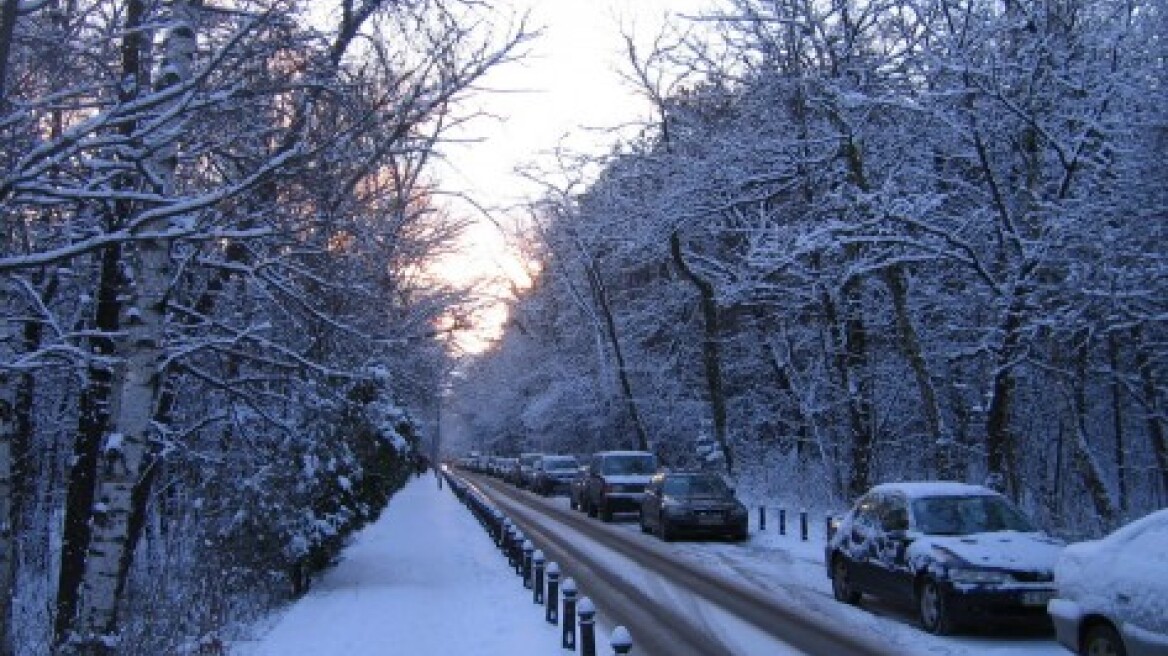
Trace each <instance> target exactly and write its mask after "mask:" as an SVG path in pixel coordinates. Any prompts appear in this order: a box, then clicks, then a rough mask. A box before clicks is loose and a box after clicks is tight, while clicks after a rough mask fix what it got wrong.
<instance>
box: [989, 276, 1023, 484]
mask: <svg viewBox="0 0 1168 656" xmlns="http://www.w3.org/2000/svg"><path fill="white" fill-rule="evenodd" d="M1021 305H1022V302H1021V300H1020V299H1019V298H1018V297H1017V296H1016V297H1015V298H1014V299H1013V300H1012V301H1011V302H1010V306H1009V307H1008V308H1007V310H1006V316H1005V319H1004V320H1003V322H1002V328H1001V332H1002V335H1003V337H1002V345H1001V347H999V349H998V353H997V358H996V359H995V361H994V375H993V386H992V387H991V389H990V403H989V409H988V410H987V416H986V476H987V483H989V484H991V485H992V486H993V487H999V488H1002V489H1003V491H1005V492H1007V493H1008V494H1009V495H1010V496H1011V497H1014V498H1015V499H1016V498H1017V495H1018V484H1017V480H1015V478H1016V474H1017V472H1016V471H1015V467H1014V436H1013V434H1012V433H1011V432H1010V413H1011V405H1012V403H1013V401H1014V372H1013V370H1014V364H1015V363H1014V358H1015V357H1016V356H1017V354H1018V347H1019V342H1020V341H1021V338H1022V336H1021V333H1020V328H1021V324H1022V310H1021Z"/></svg>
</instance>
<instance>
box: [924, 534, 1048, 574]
mask: <svg viewBox="0 0 1168 656" xmlns="http://www.w3.org/2000/svg"><path fill="white" fill-rule="evenodd" d="M1062 550H1063V543H1062V542H1060V541H1058V540H1056V539H1054V538H1051V537H1049V536H1047V535H1044V534H1042V533H1019V532H1017V531H996V532H992V533H974V534H972V535H953V536H948V535H946V536H938V535H926V536H922V537H921V538H920V539H918V540H916V541H914V542H913V543H912V545H911V546H910V547H909V550H908V556H909V558H910V560H911V559H913V557H914V556H917V557H921V556H925V555H928V554H930V552H932V553H933V555H934V557H935V555H936V552H938V551H940V552H942V553H945V552H947V553H949V554H952V555H953V556H956V557H957V558H960V559H961V560H963V561H965V562H966V563H968V564H970V565H973V566H976V567H987V568H996V569H1009V570H1018V571H1027V572H1049V571H1052V570H1053V569H1054V566H1055V563H1056V562H1057V561H1058V557H1059V553H1060V552H1062Z"/></svg>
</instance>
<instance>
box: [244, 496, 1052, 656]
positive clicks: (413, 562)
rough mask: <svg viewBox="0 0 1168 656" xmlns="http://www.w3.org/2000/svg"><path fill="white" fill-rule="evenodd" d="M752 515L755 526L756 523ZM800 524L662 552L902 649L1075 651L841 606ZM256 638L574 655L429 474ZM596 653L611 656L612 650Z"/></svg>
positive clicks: (355, 655)
mask: <svg viewBox="0 0 1168 656" xmlns="http://www.w3.org/2000/svg"><path fill="white" fill-rule="evenodd" d="M553 503H562V504H563V505H564V506H567V499H565V498H562V497H560V498H556V499H554V500H553ZM751 519H752V523H753V521H754V520H755V519H756V517H755V516H753V515H752V518H751ZM795 519H796V522H794V523H792V522H791V520H792V518H791V517H788V526H787V535H785V536H780V535H779V534H778V531H777V530H776V529H777V525H776V523H774V522H773V520H772V523H771V525H770V526H768V530H767V531H765V532H761V531H758V530H757V527H755V526H753V525H752V527H751V537H750V539H749V540H748V541H747V542H745V543H742V544H732V543H724V542H700V541H682V542H678V543H671V544H668V545H665V544H664V543H662V545H663V546H664V547H665V548H667V549H669V550H670V551H672V552H673V553H674V554H675V555H676V556H677V557H679V558H686V559H689V560H692V561H695V562H697V563H700V564H702V565H703V566H705V567H708V568H710V569H712V570H714V571H716V572H719V573H721V574H723V575H725V576H731V577H736V578H740V579H741V580H743V581H745V582H748V583H751V584H754V585H757V586H759V587H761V588H763V589H765V590H768V591H771V592H773V593H774V594H775V595H778V596H782V597H785V598H788V599H791V600H793V601H794V602H795V603H798V604H799V605H801V606H803V607H804V608H807V609H810V610H812V611H814V612H817V613H823V614H825V615H827V616H828V617H830V618H831V619H832V621H838V622H839V623H840V624H841V625H843V626H848V627H853V628H854V630H855V631H857V632H864V633H867V634H870V635H874V636H877V637H879V638H880V639H881V640H883V641H887V643H888V644H890V645H900V646H902V647H903V648H904V650H905V651H906V652H912V653H918V652H920V653H930V654H944V655H951V656H975V655H980V654H991V655H993V656H1066V654H1067V653H1068V652H1066V651H1064V650H1063V649H1062V648H1061V647H1059V646H1058V645H1057V644H1056V643H1055V642H1054V640H1053V636H1051V635H1047V634H1039V635H1034V634H1018V633H1014V634H1005V635H1003V634H1001V633H999V632H990V631H987V632H982V633H974V634H965V635H960V636H955V637H947V638H939V637H935V636H931V635H929V634H927V633H925V632H923V631H922V630H920V629H919V628H918V624H917V621H916V618H915V615H914V613H913V611H912V610H911V609H905V608H900V607H896V606H891V605H887V604H882V603H881V602H879V601H876V600H872V599H871V598H865V601H864V602H863V605H862V606H861V607H860V608H856V607H852V606H848V605H845V604H841V603H839V602H837V601H835V600H834V599H833V598H832V597H831V586H830V583H829V581H828V579H827V576H826V574H825V572H824V569H823V536H822V531H823V528H822V525H819V526H815V525H814V524H813V526H812V531H811V539H810V540H808V541H807V542H803V541H801V540H800V539H799V536H798V524H797V517H796V518H795ZM820 521H822V520H820ZM614 526H615V527H616V528H617V530H624V531H629V532H632V533H635V534H637V535H638V536H639V538H641V539H645V540H657V538H655V537H653V536H641V535H640V531H639V530H638V526H637V522H636V519H635V515H626V516H623V517H620V518H618V521H617V522H616V524H615V525H614ZM617 566H620V567H623V566H624V565H619V564H618V565H617ZM630 575H632V573H630ZM665 583H666V582H661V581H657V582H656V583H655V584H654V583H652V582H651V581H648V580H646V581H641V582H639V585H641V586H643V587H645V588H647V589H652V590H654V592H656V593H657V594H659V595H662V596H668V595H666V594H664V593H666V592H667V590H666V589H665V588H664V587H663V586H664V584H665ZM654 586H656V587H654ZM600 610H601V612H603V610H604V609H600ZM695 614H696V615H698V616H699V617H695V620H697V621H703V622H705V623H706V624H708V625H711V628H712V629H713V628H720V630H722V631H736V632H740V633H741V634H742V635H741V636H739V637H741V638H742V641H741V642H739V644H740V646H741V647H742V648H744V649H746V650H747V651H749V652H751V653H754V651H755V650H753V649H751V648H749V647H747V646H746V645H748V644H750V640H751V639H752V638H751V636H750V634H751V631H747V630H743V629H742V627H739V628H738V629H735V628H734V626H735V622H736V620H735V621H731V620H728V619H727V618H725V617H721V616H720V615H719V613H718V612H716V611H708V612H707V611H706V610H700V609H696V608H695ZM714 624H718V625H719V626H718V627H714V626H713V625H714ZM746 628H749V627H746ZM608 630H609V627H608V626H605V625H601V626H598V631H597V638H598V639H597V642H598V643H599V645H604V643H605V642H606V641H605V640H604V639H603V637H602V636H607V635H608ZM256 633H257V634H261V635H258V637H256V638H255V639H253V640H251V641H245V642H240V643H237V644H235V645H233V647H232V651H231V653H232V654H233V656H299V655H303V656H341V655H345V656H363V655H366V654H368V655H370V656H372V655H373V654H377V655H379V656H380V655H382V654H387V653H395V654H396V653H403V654H468V655H475V656H526V655H531V656H537V655H538V656H547V654H552V653H564V654H568V653H571V652H568V651H562V650H560V649H559V644H560V642H559V641H560V632H559V627H556V626H553V625H550V624H547V623H546V622H544V621H543V607H542V606H539V605H536V604H533V603H532V597H531V591H530V590H528V589H526V588H524V587H523V585H522V582H521V581H520V580H519V578H518V577H517V576H515V574H514V571H513V570H512V569H511V568H510V567H508V565H507V561H506V559H505V558H504V557H503V556H502V554H501V553H500V552H499V551H498V549H497V548H496V547H495V545H494V543H493V542H492V541H491V539H490V537H489V536H488V535H487V533H486V532H485V531H484V530H483V529H482V527H481V526H480V525H479V524H478V522H477V521H475V519H474V517H473V516H472V515H471V513H470V511H468V510H467V509H466V508H465V507H464V506H462V505H461V504H460V503H459V502H458V501H457V499H455V498H454V496H453V495H452V494H451V493H450V492H449V490H448V489H443V490H441V491H439V490H438V488H437V485H436V483H435V479H434V477H433V476H424V477H422V478H420V479H414V480H412V481H411V482H410V483H409V484H408V485H407V486H406V487H405V488H404V489H403V490H402V491H401V492H399V493H398V494H397V495H396V496H394V497H393V499H392V500H391V501H390V504H389V507H388V508H387V509H386V511H385V512H384V513H383V514H382V517H381V518H380V519H379V520H378V521H377V522H375V523H374V524H372V525H370V526H369V527H367V528H366V529H365V530H364V531H362V532H361V533H359V534H358V535H357V537H356V539H355V540H354V543H353V544H352V545H351V546H350V547H349V548H348V549H346V550H345V552H344V554H343V558H342V561H341V563H340V564H339V565H337V567H335V568H334V569H332V570H330V571H329V572H327V573H325V574H324V575H323V576H322V578H321V580H320V581H319V582H317V583H316V585H315V586H314V587H313V589H312V591H311V592H310V593H309V594H308V595H307V596H306V597H304V598H303V599H300V600H299V601H297V602H295V603H293V604H292V605H291V606H290V607H289V608H288V609H286V611H285V612H284V613H283V614H282V615H279V616H277V617H274V618H272V620H271V621H270V622H269V623H268V625H267V628H263V629H261V628H258V627H257V628H256ZM634 640H635V636H634ZM731 642H734V641H731ZM598 651H599V652H600V653H606V651H605V647H604V646H600V647H599V649H598Z"/></svg>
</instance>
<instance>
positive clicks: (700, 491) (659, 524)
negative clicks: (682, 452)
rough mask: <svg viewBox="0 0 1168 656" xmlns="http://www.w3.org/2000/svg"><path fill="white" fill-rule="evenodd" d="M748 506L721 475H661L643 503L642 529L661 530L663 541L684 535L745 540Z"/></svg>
mask: <svg viewBox="0 0 1168 656" xmlns="http://www.w3.org/2000/svg"><path fill="white" fill-rule="evenodd" d="M746 516H747V513H746V506H744V505H742V503H741V502H740V501H738V499H736V498H735V497H734V490H732V489H730V487H729V486H728V485H726V482H725V481H723V480H722V477H721V476H718V475H717V474H712V473H709V472H665V473H661V474H657V475H656V476H654V477H653V478H652V480H650V481H649V487H647V488H646V489H645V498H644V499H643V500H642V501H641V530H642V531H643V532H645V533H648V532H650V531H651V530H653V529H656V530H657V533H658V535H660V536H661V539H662V540H665V541H667V542H668V541H669V540H672V539H673V538H674V537H676V536H677V535H678V534H680V533H686V534H690V535H694V534H701V535H720V536H724V537H728V538H730V539H732V540H745V539H746V538H747V528H746V521H747V519H746Z"/></svg>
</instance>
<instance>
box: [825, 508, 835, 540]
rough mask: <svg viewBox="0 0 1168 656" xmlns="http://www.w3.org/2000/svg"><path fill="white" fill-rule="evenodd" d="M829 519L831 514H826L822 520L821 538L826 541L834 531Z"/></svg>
mask: <svg viewBox="0 0 1168 656" xmlns="http://www.w3.org/2000/svg"><path fill="white" fill-rule="evenodd" d="M831 520H832V516H831V515H828V516H827V517H826V518H824V520H823V538H824V540H826V541H828V542H831V535H832V533H834V532H835V531H833V530H832V524H831Z"/></svg>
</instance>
